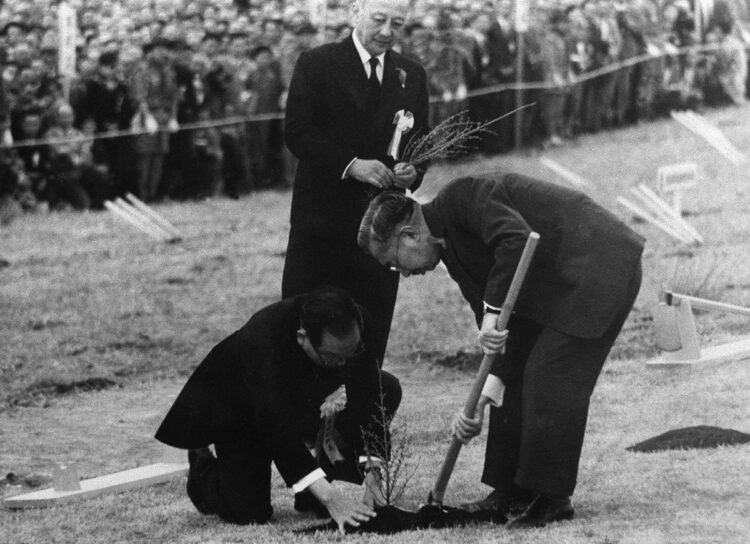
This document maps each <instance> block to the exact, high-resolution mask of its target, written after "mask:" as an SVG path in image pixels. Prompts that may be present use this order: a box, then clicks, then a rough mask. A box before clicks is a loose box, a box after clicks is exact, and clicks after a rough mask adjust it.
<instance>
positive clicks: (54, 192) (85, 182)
mask: <svg viewBox="0 0 750 544" xmlns="http://www.w3.org/2000/svg"><path fill="white" fill-rule="evenodd" d="M74 119H75V116H74V114H73V108H72V107H70V104H62V105H61V106H59V107H58V108H57V115H56V116H55V123H54V124H53V126H52V127H51V128H50V129H49V130H48V131H47V133H46V134H45V136H46V137H47V138H49V139H50V140H53V142H52V143H50V144H49V161H50V183H49V185H48V191H47V200H48V201H49V202H50V206H53V207H55V206H60V205H64V204H62V203H63V202H67V203H69V204H70V205H72V206H73V208H75V209H76V210H87V209H89V208H91V207H94V208H97V209H100V208H103V207H104V206H103V204H104V200H105V199H107V198H109V197H110V193H111V190H110V189H111V188H110V186H109V181H108V179H107V176H106V170H104V169H102V168H97V167H96V165H95V164H94V158H93V155H92V154H91V140H86V141H84V140H83V137H84V134H83V132H81V131H80V130H78V129H77V128H75V127H74V126H73V121H74ZM54 140H57V141H54ZM60 140H62V141H60Z"/></svg>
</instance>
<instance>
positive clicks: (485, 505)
mask: <svg viewBox="0 0 750 544" xmlns="http://www.w3.org/2000/svg"><path fill="white" fill-rule="evenodd" d="M535 497H536V495H534V494H533V493H530V492H527V491H523V490H519V491H518V492H517V493H514V494H512V495H507V494H505V493H503V492H501V491H498V490H497V489H495V490H494V491H492V492H491V493H490V494H489V495H487V496H486V497H485V498H483V499H479V500H476V501H473V502H467V503H463V504H462V505H461V506H460V508H461V510H464V511H466V512H470V513H477V512H486V511H492V510H494V511H497V512H498V513H500V514H503V515H505V516H517V515H518V514H520V513H522V512H523V511H525V510H526V508H528V506H529V505H530V504H531V502H532V501H533V500H534V498H535Z"/></svg>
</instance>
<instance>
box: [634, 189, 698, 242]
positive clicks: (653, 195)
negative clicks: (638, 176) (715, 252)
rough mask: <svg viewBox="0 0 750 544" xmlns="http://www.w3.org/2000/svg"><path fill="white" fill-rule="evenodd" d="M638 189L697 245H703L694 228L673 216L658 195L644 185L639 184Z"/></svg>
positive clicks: (678, 216)
mask: <svg viewBox="0 0 750 544" xmlns="http://www.w3.org/2000/svg"><path fill="white" fill-rule="evenodd" d="M638 187H640V189H641V191H643V193H644V194H645V195H646V196H648V197H649V198H650V199H652V200H653V201H654V203H655V204H656V205H657V206H659V207H660V208H661V209H662V210H664V213H665V214H668V215H669V216H671V217H672V219H673V220H674V222H675V223H677V224H678V225H680V227H681V228H682V229H683V230H685V231H686V232H687V233H688V234H689V235H690V236H692V237H693V238H694V239H695V241H696V242H698V243H699V244H703V243H704V240H703V236H701V235H700V233H699V232H698V231H697V230H696V229H695V227H693V226H692V225H691V224H690V223H688V222H687V221H685V220H684V219H683V218H682V216H681V215H677V214H675V212H674V208H672V207H671V206H670V205H669V204H667V203H666V202H664V201H663V200H662V199H661V198H659V195H657V194H656V193H655V192H654V190H653V189H651V187H649V186H648V185H646V184H645V183H641V184H639V185H638Z"/></svg>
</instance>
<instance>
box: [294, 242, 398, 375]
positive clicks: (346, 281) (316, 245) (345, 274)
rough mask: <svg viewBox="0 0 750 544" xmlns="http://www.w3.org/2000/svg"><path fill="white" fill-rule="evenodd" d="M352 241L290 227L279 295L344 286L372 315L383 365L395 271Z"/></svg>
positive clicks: (389, 324) (395, 276) (394, 291)
mask: <svg viewBox="0 0 750 544" xmlns="http://www.w3.org/2000/svg"><path fill="white" fill-rule="evenodd" d="M352 238H353V239H352V241H351V243H350V242H342V241H338V240H330V239H324V238H320V237H317V236H313V235H310V234H308V233H306V232H300V231H298V230H297V229H294V228H292V231H291V232H290V233H289V243H288V245H287V249H286V261H285V262H284V273H283V276H282V280H281V297H282V298H287V297H291V296H295V295H299V294H303V293H307V292H309V291H311V290H313V289H315V288H316V287H320V286H322V285H332V286H335V287H340V288H341V289H345V290H346V291H347V292H348V293H349V294H350V295H351V297H352V298H353V299H354V300H355V301H356V302H357V303H359V304H361V305H362V306H364V307H365V308H367V310H368V311H369V312H370V316H371V317H372V327H373V337H374V338H375V343H376V345H375V346H372V347H373V349H374V350H375V356H376V357H377V358H378V362H379V364H380V365H381V366H382V364H383V357H384V356H385V349H386V346H387V345H388V335H389V334H390V331H391V319H392V318H393V307H394V306H395V304H396V295H397V294H398V278H399V276H398V273H396V272H391V271H390V270H388V269H386V268H384V267H383V266H381V265H380V264H379V263H378V262H377V261H376V260H375V259H374V258H372V257H370V256H369V255H366V254H365V253H364V252H363V251H362V250H360V249H359V248H358V247H357V246H356V244H355V239H354V238H355V236H354V235H353V236H352Z"/></svg>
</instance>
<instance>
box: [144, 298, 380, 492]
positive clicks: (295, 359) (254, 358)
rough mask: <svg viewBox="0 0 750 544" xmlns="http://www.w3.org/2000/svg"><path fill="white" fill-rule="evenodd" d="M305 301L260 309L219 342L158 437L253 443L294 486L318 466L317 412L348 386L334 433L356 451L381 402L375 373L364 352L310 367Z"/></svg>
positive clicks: (175, 442) (186, 442)
mask: <svg viewBox="0 0 750 544" xmlns="http://www.w3.org/2000/svg"><path fill="white" fill-rule="evenodd" d="M302 298H303V297H301V296H300V297H294V298H289V299H285V300H282V301H281V302H277V303H275V304H272V305H270V306H267V307H266V308H263V309H262V310H260V311H259V312H258V313H256V314H255V315H253V317H252V318H250V320H249V321H248V322H247V324H245V325H244V326H243V327H242V328H241V329H239V330H238V331H236V332H235V333H234V334H232V335H230V336H229V337H227V338H226V339H224V340H223V341H221V342H220V343H219V344H218V345H217V346H216V347H214V348H213V349H212V350H211V352H210V353H209V354H208V356H207V357H206V358H205V359H204V360H203V361H202V362H201V363H200V365H198V367H197V368H196V369H195V371H194V372H193V374H192V375H191V376H190V378H189V379H188V381H187V383H186V384H185V387H184V388H183V389H182V391H181V392H180V394H179V396H178V397H177V399H176V400H175V402H174V404H173V405H172V407H171V409H170V410H169V412H168V413H167V416H166V417H165V418H164V421H163V422H162V424H161V426H160V427H159V429H158V431H157V433H156V438H157V439H158V440H160V441H162V442H164V443H166V444H169V445H170V446H174V447H177V448H197V447H202V446H207V445H208V444H213V443H216V442H221V441H233V440H247V439H248V438H250V439H251V440H253V441H257V443H258V446H259V447H262V448H266V449H267V450H268V452H269V454H270V457H271V459H272V460H273V461H274V462H275V464H276V468H277V469H278V471H279V473H280V474H281V476H282V477H283V478H284V481H285V482H286V483H287V484H288V485H292V484H294V483H295V482H297V481H299V480H300V479H301V478H302V477H303V476H305V475H307V474H309V473H310V472H312V471H313V470H314V469H316V468H317V467H318V463H317V461H316V460H315V459H314V458H313V457H312V456H311V455H310V453H309V451H308V449H307V447H306V446H305V441H310V442H313V443H314V441H315V436H316V432H317V429H318V428H319V425H320V421H321V420H320V405H321V404H322V402H323V401H324V400H325V398H326V396H328V395H329V394H330V393H332V392H333V391H335V390H336V389H337V388H338V387H339V386H340V385H342V384H345V385H346V390H347V398H348V400H347V409H346V410H347V412H350V415H351V417H347V418H345V421H346V422H348V423H349V424H350V425H351V426H352V428H351V429H346V428H345V429H341V428H340V427H338V420H337V428H338V430H339V431H340V432H341V434H342V435H344V436H347V437H348V438H350V439H353V440H354V441H355V443H354V444H352V447H353V448H354V449H355V451H356V450H360V451H361V444H357V443H356V440H357V439H359V440H361V430H360V428H359V427H360V426H365V427H366V428H370V427H371V426H372V425H373V421H374V420H373V415H374V414H376V413H377V412H376V408H377V405H376V402H378V400H379V398H380V397H379V381H378V366H377V363H376V361H375V358H374V356H373V355H372V353H371V351H370V350H369V349H368V348H367V345H368V343H370V342H369V336H368V334H367V331H368V330H369V328H370V327H369V326H368V320H369V318H368V317H367V314H366V312H363V316H364V318H365V326H364V330H365V332H364V336H363V341H364V345H365V352H364V353H363V354H362V355H361V356H358V357H356V358H354V359H351V360H350V361H348V362H347V364H346V365H345V366H344V367H341V368H334V369H327V368H323V367H320V366H318V365H316V364H315V363H313V361H311V360H310V359H309V358H308V357H307V356H306V355H305V353H304V351H302V348H301V347H300V346H299V345H298V344H297V339H296V331H297V329H298V328H299V313H300V308H301V306H302Z"/></svg>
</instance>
